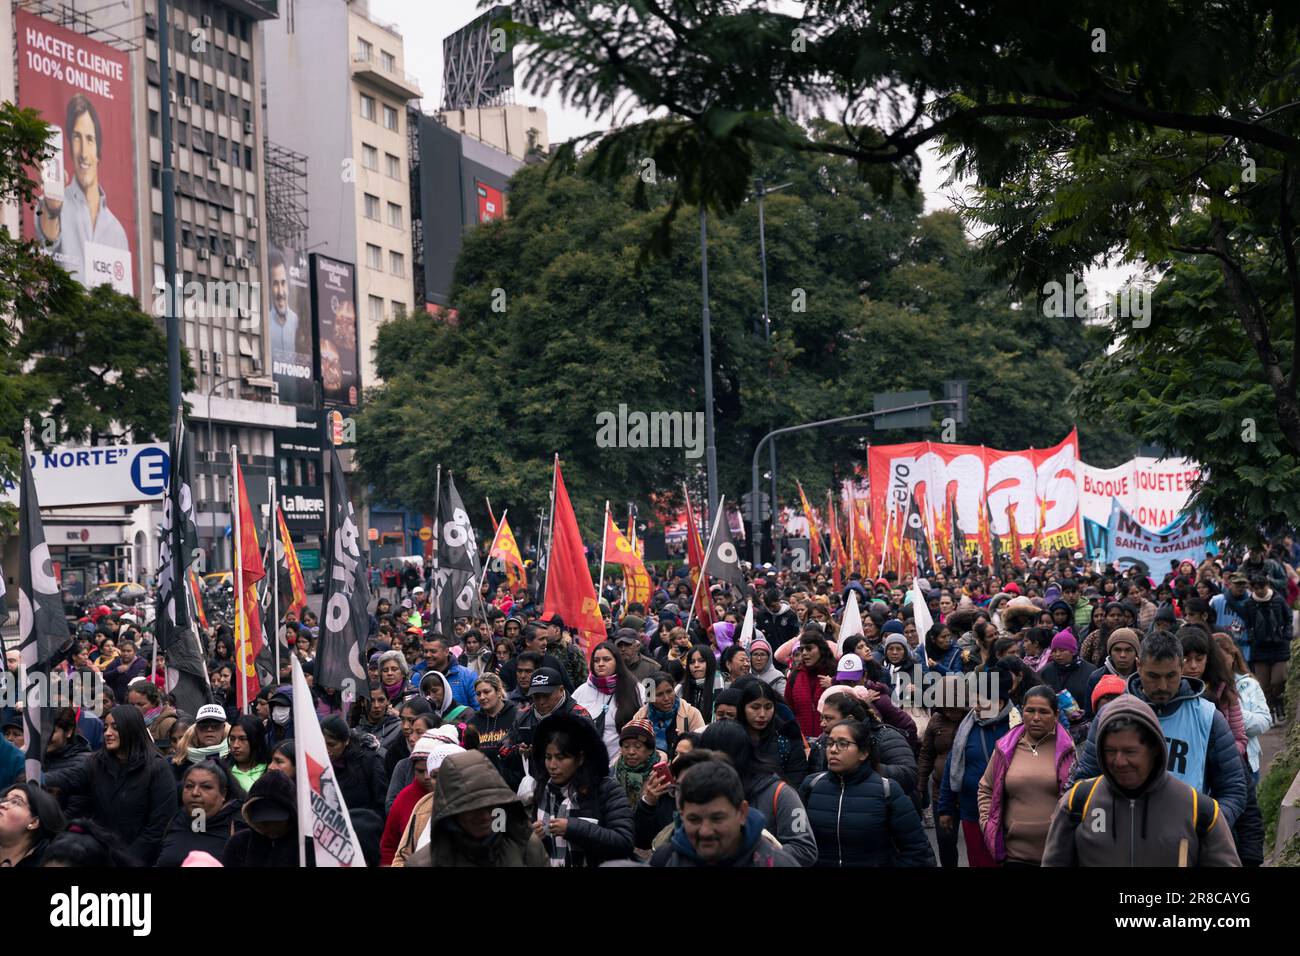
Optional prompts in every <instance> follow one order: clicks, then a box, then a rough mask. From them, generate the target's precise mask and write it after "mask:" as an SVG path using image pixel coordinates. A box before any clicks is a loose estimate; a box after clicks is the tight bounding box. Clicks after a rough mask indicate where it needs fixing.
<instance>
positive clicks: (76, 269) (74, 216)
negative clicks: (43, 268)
mask: <svg viewBox="0 0 1300 956" xmlns="http://www.w3.org/2000/svg"><path fill="white" fill-rule="evenodd" d="M61 133H62V136H60V135H59V134H58V133H56V134H55V136H54V137H53V138H54V140H55V141H56V146H55V149H56V156H55V159H56V160H58V161H57V162H51V163H49V164H47V165H46V167H45V171H46V175H45V182H44V189H43V192H42V196H41V198H40V200H39V201H38V203H37V208H36V216H37V220H38V222H39V224H40V236H41V238H42V239H43V241H44V244H45V245H46V246H47V247H48V248H50V249H51V250H52V252H53V253H54V255H55V258H56V259H57V260H58V261H59V262H60V263H62V264H63V266H64V268H66V269H67V270H68V271H69V272H70V273H72V275H73V277H74V278H75V279H77V280H78V281H79V282H80V283H81V284H82V285H85V286H95V285H100V284H102V283H104V282H112V283H113V284H114V286H119V285H120V283H121V282H122V279H123V277H122V276H114V275H113V274H111V273H110V274H109V275H98V274H91V273H92V272H97V271H98V270H96V269H93V268H88V263H93V262H101V261H104V260H105V259H106V257H105V255H104V253H103V252H102V251H100V250H105V249H107V250H117V251H118V252H120V253H121V254H122V255H123V256H125V258H126V262H127V267H126V270H125V271H126V276H127V277H129V276H130V274H131V269H130V265H129V263H130V245H129V244H128V243H127V238H126V230H125V229H123V228H122V224H121V223H120V222H119V221H118V219H117V217H116V216H114V215H113V212H112V210H110V209H109V208H108V197H107V196H106V195H105V194H104V190H103V188H102V187H101V186H100V184H99V159H100V156H102V155H103V147H104V137H103V128H102V126H101V125H100V121H99V113H98V112H97V111H96V110H95V107H94V104H92V103H91V102H90V100H89V99H87V98H86V97H85V96H84V95H82V94H81V93H77V94H75V95H74V96H73V97H72V98H71V99H69V100H68V109H67V123H66V125H65V126H64V128H63V130H62V131H61ZM61 138H66V141H67V143H66V145H67V146H68V147H69V148H70V149H71V151H72V170H73V175H72V180H71V182H68V183H67V184H66V186H65V183H64V171H63V163H62V161H61V152H62V150H61V148H60V147H59V146H58V140H59V139H61ZM97 247H98V248H97ZM117 258H118V259H119V261H120V257H117ZM115 280H116V281H115ZM128 282H129V278H128Z"/></svg>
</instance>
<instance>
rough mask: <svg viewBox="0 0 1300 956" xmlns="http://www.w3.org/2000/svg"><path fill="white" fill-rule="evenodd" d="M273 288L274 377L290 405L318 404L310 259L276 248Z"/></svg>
mask: <svg viewBox="0 0 1300 956" xmlns="http://www.w3.org/2000/svg"><path fill="white" fill-rule="evenodd" d="M267 276H268V281H269V282H270V285H271V312H270V315H269V316H268V321H267V329H268V330H269V332H270V335H271V375H272V377H273V378H274V379H275V383H276V385H278V386H279V387H280V401H281V402H283V403H285V404H287V405H307V406H310V405H313V404H315V386H314V385H313V379H314V376H313V374H312V355H313V351H314V349H313V343H312V324H311V290H310V288H309V286H308V283H307V256H306V255H305V254H304V253H303V252H302V251H301V250H300V249H290V248H283V249H281V248H277V247H275V246H272V247H271V248H270V250H268V252H267Z"/></svg>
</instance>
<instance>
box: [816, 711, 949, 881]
mask: <svg viewBox="0 0 1300 956" xmlns="http://www.w3.org/2000/svg"><path fill="white" fill-rule="evenodd" d="M826 766H827V771H826V772H825V773H820V774H815V775H813V776H811V777H809V778H808V779H807V780H805V781H804V784H803V786H802V787H801V788H800V796H801V797H802V798H803V803H804V806H805V807H807V809H808V823H809V825H810V826H811V828H812V832H813V836H814V837H815V838H816V840H817V863H816V865H817V866H837V867H858V866H934V853H933V852H932V851H931V850H930V841H929V839H927V837H926V835H925V829H924V828H923V827H922V826H921V817H920V815H919V814H917V812H916V807H915V806H914V805H913V804H912V801H911V800H910V799H909V798H908V796H907V794H906V793H904V792H903V788H902V787H900V786H898V784H897V783H895V782H894V781H891V780H888V779H887V778H885V777H882V776H881V775H880V774H879V773H878V772H877V771H876V757H875V754H874V753H873V752H872V750H871V732H870V731H869V730H868V729H867V726H866V725H865V724H863V723H862V722H861V721H857V720H841V721H839V722H838V723H836V724H835V725H834V726H833V727H831V728H830V730H829V731H828V733H827V737H826Z"/></svg>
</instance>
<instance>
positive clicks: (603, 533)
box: [596, 498, 609, 606]
mask: <svg viewBox="0 0 1300 956" xmlns="http://www.w3.org/2000/svg"><path fill="white" fill-rule="evenodd" d="M608 540H609V499H608V498H606V499H605V521H604V523H603V524H602V526H601V529H600V581H599V583H598V584H597V585H596V604H597V605H598V606H599V604H600V599H601V595H602V593H603V592H604V590H605V544H606V542H607V541H608Z"/></svg>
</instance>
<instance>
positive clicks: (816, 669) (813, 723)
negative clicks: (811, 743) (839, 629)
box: [785, 627, 835, 749]
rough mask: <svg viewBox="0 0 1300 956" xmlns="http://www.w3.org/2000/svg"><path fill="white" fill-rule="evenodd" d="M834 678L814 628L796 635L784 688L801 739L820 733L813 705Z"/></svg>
mask: <svg viewBox="0 0 1300 956" xmlns="http://www.w3.org/2000/svg"><path fill="white" fill-rule="evenodd" d="M834 677H835V658H834V657H833V656H832V655H831V649H830V645H829V644H827V643H826V638H825V637H823V636H822V632H821V631H820V630H819V629H818V628H816V627H811V628H810V627H805V628H804V629H803V632H802V633H801V634H800V635H799V654H798V662H797V663H796V664H795V667H794V670H792V671H791V672H790V676H789V677H788V678H787V679H786V685H785V702H786V703H787V704H789V705H790V709H791V710H792V711H794V718H795V720H796V721H798V722H799V730H800V731H801V732H802V733H803V735H804V737H816V736H817V735H819V734H820V733H821V715H820V714H819V713H818V712H817V702H818V701H819V700H820V699H821V696H822V691H824V690H825V689H826V688H827V687H830V686H831V684H832V683H833V682H834ZM800 749H802V748H800Z"/></svg>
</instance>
